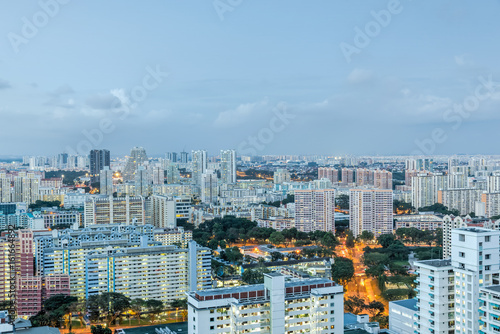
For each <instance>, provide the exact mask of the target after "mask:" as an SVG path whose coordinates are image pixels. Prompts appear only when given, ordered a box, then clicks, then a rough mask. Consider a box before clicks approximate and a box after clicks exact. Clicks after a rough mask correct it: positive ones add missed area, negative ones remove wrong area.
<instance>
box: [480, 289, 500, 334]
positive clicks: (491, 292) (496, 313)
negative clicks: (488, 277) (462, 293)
mask: <svg viewBox="0 0 500 334" xmlns="http://www.w3.org/2000/svg"><path fill="white" fill-rule="evenodd" d="M478 333H479V334H497V333H500V285H492V286H487V287H485V288H482V289H481V290H480V299H479V332H478Z"/></svg>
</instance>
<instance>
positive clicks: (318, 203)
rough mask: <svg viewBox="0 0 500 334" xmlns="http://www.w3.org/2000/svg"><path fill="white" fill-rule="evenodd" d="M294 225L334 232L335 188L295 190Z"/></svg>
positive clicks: (312, 229) (302, 229) (298, 227)
mask: <svg viewBox="0 0 500 334" xmlns="http://www.w3.org/2000/svg"><path fill="white" fill-rule="evenodd" d="M295 227H296V228H297V229H298V230H299V231H303V232H311V231H316V230H320V231H325V232H329V231H331V232H333V233H335V189H314V190H312V189H311V190H295Z"/></svg>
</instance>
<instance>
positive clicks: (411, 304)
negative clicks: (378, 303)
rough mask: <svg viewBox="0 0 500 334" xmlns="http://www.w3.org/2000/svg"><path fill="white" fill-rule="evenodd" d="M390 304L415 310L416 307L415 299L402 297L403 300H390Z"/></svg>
mask: <svg viewBox="0 0 500 334" xmlns="http://www.w3.org/2000/svg"><path fill="white" fill-rule="evenodd" d="M390 304H396V305H399V306H402V307H405V308H407V309H411V310H416V309H417V299H416V298H412V299H404V300H395V301H392V302H390Z"/></svg>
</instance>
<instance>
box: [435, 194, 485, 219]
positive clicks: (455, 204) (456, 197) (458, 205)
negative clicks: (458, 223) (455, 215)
mask: <svg viewBox="0 0 500 334" xmlns="http://www.w3.org/2000/svg"><path fill="white" fill-rule="evenodd" d="M482 193H483V191H482V190H479V189H474V188H463V189H447V190H438V198H437V203H441V204H443V205H444V206H446V207H448V209H449V210H458V211H459V212H460V214H461V215H468V214H470V213H471V212H475V207H476V203H477V202H480V201H481V195H482Z"/></svg>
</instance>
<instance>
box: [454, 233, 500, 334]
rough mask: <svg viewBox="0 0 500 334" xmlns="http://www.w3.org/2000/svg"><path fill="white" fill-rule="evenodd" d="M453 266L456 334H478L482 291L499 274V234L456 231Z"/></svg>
mask: <svg viewBox="0 0 500 334" xmlns="http://www.w3.org/2000/svg"><path fill="white" fill-rule="evenodd" d="M451 233H452V236H451V264H452V266H453V268H454V271H455V333H456V334H475V333H479V311H478V310H479V306H480V305H479V297H480V291H479V290H480V288H482V287H485V286H489V285H492V283H493V276H494V275H495V274H496V275H498V272H499V261H500V258H499V252H500V246H499V243H500V240H499V236H500V231H493V230H486V229H480V228H460V229H455V230H453V231H452V232H451Z"/></svg>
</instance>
